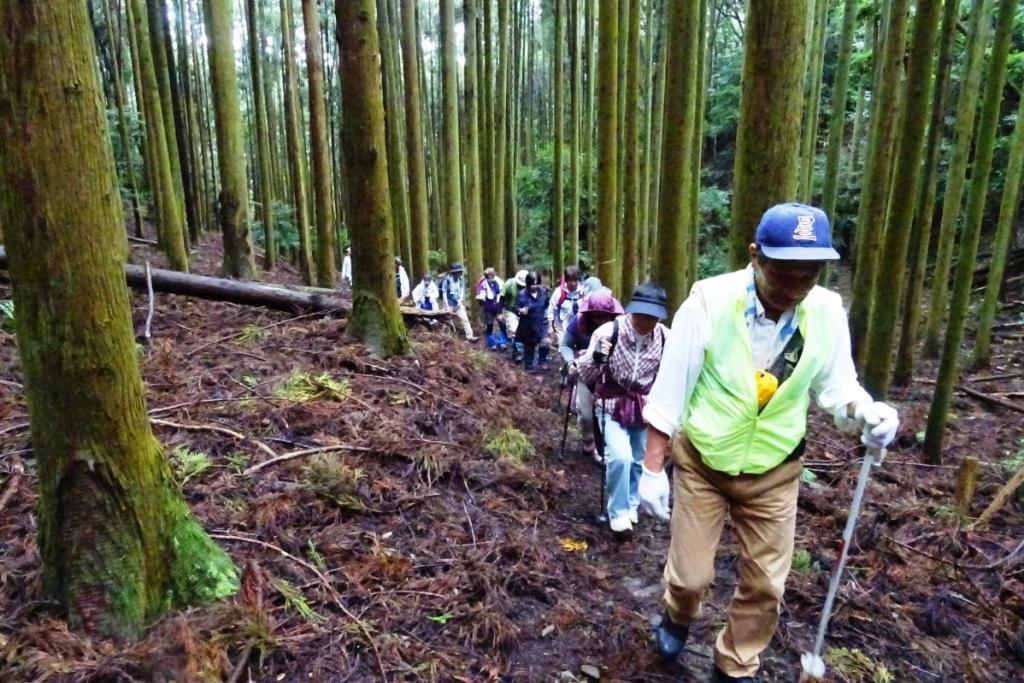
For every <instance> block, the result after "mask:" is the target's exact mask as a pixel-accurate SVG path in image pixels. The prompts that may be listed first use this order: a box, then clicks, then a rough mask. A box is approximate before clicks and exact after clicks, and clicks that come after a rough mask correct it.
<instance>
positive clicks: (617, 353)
mask: <svg viewBox="0 0 1024 683" xmlns="http://www.w3.org/2000/svg"><path fill="white" fill-rule="evenodd" d="M618 321H619V338H618V340H617V341H616V342H615V348H614V349H612V354H611V356H610V357H609V358H608V359H606V360H605V362H604V363H603V364H601V365H598V364H597V363H595V362H594V351H596V350H600V348H601V341H602V340H603V339H610V338H611V336H612V329H613V323H605V324H604V325H602V326H601V327H599V328H597V330H596V331H595V332H594V335H593V336H592V337H591V338H590V347H589V348H588V349H587V352H586V353H585V354H584V355H583V356H581V357H580V358H579V359H578V360H577V361H576V367H577V368H579V373H580V379H582V380H583V382H585V383H586V384H588V385H591V386H593V385H595V384H597V383H598V382H599V381H601V379H602V374H603V373H604V371H605V370H606V369H607V371H608V378H609V379H611V380H612V381H614V382H615V383H616V384H618V385H619V386H620V387H622V388H623V389H625V390H626V391H635V392H638V393H640V394H645V395H646V394H647V393H648V392H650V390H651V386H652V385H653V384H654V378H655V377H657V375H658V367H659V366H660V365H661V354H662V350H663V349H664V347H665V337H666V334H667V332H668V329H667V328H666V327H665V326H664V325H662V324H661V323H658V325H657V326H656V327H655V329H654V331H653V332H651V334H648V335H647V336H645V337H641V336H640V335H638V334H637V333H636V330H634V329H633V326H632V325H630V324H629V315H622V316H619V318H618ZM613 402H614V401H613V399H603V400H601V404H602V408H604V409H606V410H611V404H612V403H613Z"/></svg>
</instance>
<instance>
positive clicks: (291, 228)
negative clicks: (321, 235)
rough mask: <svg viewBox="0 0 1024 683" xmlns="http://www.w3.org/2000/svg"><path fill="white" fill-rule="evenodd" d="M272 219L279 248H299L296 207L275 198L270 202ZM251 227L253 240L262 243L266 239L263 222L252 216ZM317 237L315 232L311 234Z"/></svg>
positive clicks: (312, 237)
mask: <svg viewBox="0 0 1024 683" xmlns="http://www.w3.org/2000/svg"><path fill="white" fill-rule="evenodd" d="M270 219H271V220H272V221H273V222H274V237H275V238H276V239H277V247H278V249H298V248H299V229H298V227H296V225H295V207H293V206H292V205H291V204H285V203H284V202H281V201H278V200H276V199H275V200H274V201H273V202H271V204H270ZM249 227H250V229H251V230H252V237H253V241H254V242H256V243H258V244H262V243H263V242H264V240H265V238H264V230H263V228H264V226H263V223H261V222H260V221H259V220H258V219H257V218H256V216H251V217H250V219H249ZM315 238H316V236H315V234H313V235H311V236H310V239H315Z"/></svg>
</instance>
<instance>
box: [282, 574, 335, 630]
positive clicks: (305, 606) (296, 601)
mask: <svg viewBox="0 0 1024 683" xmlns="http://www.w3.org/2000/svg"><path fill="white" fill-rule="evenodd" d="M271 583H272V584H273V585H274V588H275V589H276V590H277V592H278V593H280V595H281V597H282V598H284V604H285V607H287V608H288V609H290V610H291V611H293V612H295V613H296V614H298V615H299V616H300V617H302V618H303V619H305V620H306V621H309V622H316V621H324V617H323V615H321V614H317V612H316V611H314V610H313V608H312V607H310V606H309V603H308V602H306V598H304V597H303V596H302V593H300V592H299V591H298V589H297V588H295V586H293V585H291V584H290V583H288V582H287V581H285V580H284V579H273V580H272V581H271Z"/></svg>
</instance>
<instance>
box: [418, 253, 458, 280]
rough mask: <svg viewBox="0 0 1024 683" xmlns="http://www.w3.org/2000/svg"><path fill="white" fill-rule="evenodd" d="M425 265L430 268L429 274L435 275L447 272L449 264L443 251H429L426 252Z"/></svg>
mask: <svg viewBox="0 0 1024 683" xmlns="http://www.w3.org/2000/svg"><path fill="white" fill-rule="evenodd" d="M427 265H428V267H429V268H430V272H431V273H435V274H436V273H443V272H444V271H446V270H448V266H450V265H451V264H450V263H448V255H447V254H446V253H445V251H444V249H431V250H430V251H428V252H427ZM414 277H415V274H414ZM420 277H422V274H421V275H420Z"/></svg>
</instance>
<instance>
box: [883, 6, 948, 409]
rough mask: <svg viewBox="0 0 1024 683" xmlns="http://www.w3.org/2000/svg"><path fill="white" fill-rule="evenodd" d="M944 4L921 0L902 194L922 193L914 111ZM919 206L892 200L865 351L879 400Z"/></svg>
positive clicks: (923, 104)
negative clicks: (920, 191)
mask: <svg viewBox="0 0 1024 683" xmlns="http://www.w3.org/2000/svg"><path fill="white" fill-rule="evenodd" d="M941 9H942V0H918V1H917V7H916V15H915V17H914V29H913V38H912V42H911V46H910V61H909V65H908V67H907V78H906V93H905V95H904V112H905V113H904V116H903V117H902V129H903V130H902V131H901V132H900V133H899V149H898V151H897V154H896V169H895V174H894V180H893V183H894V186H895V187H897V188H899V192H900V194H903V195H905V196H909V197H917V196H918V189H919V188H920V183H921V161H922V159H921V157H922V153H923V152H924V134H925V129H924V127H923V126H922V125H921V122H920V120H919V119H918V118H917V116H915V115H914V114H915V113H916V112H922V111H926V110H927V109H928V104H929V99H928V98H929V97H930V96H931V91H930V86H931V77H932V73H933V66H934V64H935V38H936V36H937V35H938V32H939V16H940V11H941ZM915 208H916V207H915V206H914V203H913V202H912V201H893V202H891V205H890V210H889V216H888V221H887V224H886V226H885V239H884V243H883V244H884V246H883V247H882V256H881V263H880V267H879V270H878V275H877V276H876V278H875V281H874V283H873V291H872V292H871V297H872V299H873V301H874V305H873V306H872V307H871V318H870V324H869V325H868V336H867V343H866V353H865V356H864V357H865V359H866V362H865V363H864V386H865V387H866V388H867V390H868V391H869V392H871V394H872V395H873V396H874V397H875V398H876V399H878V400H885V398H886V396H887V395H888V393H889V382H890V380H891V379H892V361H893V350H894V348H895V346H896V337H897V332H898V330H897V326H896V320H897V318H898V314H899V310H900V302H902V301H903V287H904V282H905V278H904V274H905V272H906V263H907V250H908V248H909V246H910V233H911V228H912V223H913V220H914V209H915Z"/></svg>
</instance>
